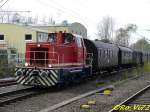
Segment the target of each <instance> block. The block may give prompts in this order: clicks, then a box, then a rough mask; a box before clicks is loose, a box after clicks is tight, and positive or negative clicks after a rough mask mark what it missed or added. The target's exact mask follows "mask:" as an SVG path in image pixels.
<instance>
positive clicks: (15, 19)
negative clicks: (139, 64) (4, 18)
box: [12, 13, 21, 23]
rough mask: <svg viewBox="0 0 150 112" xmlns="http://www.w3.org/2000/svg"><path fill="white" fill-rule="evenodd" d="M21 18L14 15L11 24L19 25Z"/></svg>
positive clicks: (16, 14)
mask: <svg viewBox="0 0 150 112" xmlns="http://www.w3.org/2000/svg"><path fill="white" fill-rule="evenodd" d="M20 20H21V16H20V15H19V14H18V13H14V14H13V17H12V23H20V22H21V21H20Z"/></svg>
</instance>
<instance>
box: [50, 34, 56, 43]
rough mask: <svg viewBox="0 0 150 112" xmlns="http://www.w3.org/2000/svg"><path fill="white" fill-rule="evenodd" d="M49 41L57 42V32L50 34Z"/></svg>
mask: <svg viewBox="0 0 150 112" xmlns="http://www.w3.org/2000/svg"><path fill="white" fill-rule="evenodd" d="M48 42H56V33H50V34H49V35H48Z"/></svg>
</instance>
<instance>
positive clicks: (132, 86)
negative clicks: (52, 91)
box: [53, 74, 150, 112]
mask: <svg viewBox="0 0 150 112" xmlns="http://www.w3.org/2000/svg"><path fill="white" fill-rule="evenodd" d="M149 84H150V74H146V75H144V76H142V77H141V78H139V79H135V80H131V81H128V82H125V83H124V84H122V85H118V86H116V87H115V89H114V90H113V91H112V95H111V96H108V95H101V94H100V93H96V94H95V95H92V96H90V97H86V98H83V99H81V100H78V101H76V102H73V103H71V104H69V105H66V106H64V107H62V108H59V109H57V110H55V111H53V112H108V111H109V110H111V109H112V108H113V106H114V105H117V104H119V103H120V102H122V101H124V100H125V99H127V98H128V97H129V96H131V95H132V94H134V93H136V92H137V91H139V90H140V89H142V88H143V87H145V86H146V85H149ZM90 100H94V101H96V105H92V106H90V108H89V109H83V108H81V105H82V104H87V102H88V101H90Z"/></svg>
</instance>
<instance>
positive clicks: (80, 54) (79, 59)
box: [76, 36, 84, 65]
mask: <svg viewBox="0 0 150 112" xmlns="http://www.w3.org/2000/svg"><path fill="white" fill-rule="evenodd" d="M76 43H77V48H76V50H77V51H76V53H77V54H76V55H77V57H76V58H77V63H78V64H79V65H83V63H84V44H83V40H82V38H81V37H78V36H77V37H76Z"/></svg>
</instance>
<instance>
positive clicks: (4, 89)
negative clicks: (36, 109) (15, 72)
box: [0, 85, 29, 112]
mask: <svg viewBox="0 0 150 112" xmlns="http://www.w3.org/2000/svg"><path fill="white" fill-rule="evenodd" d="M25 88H29V87H27V86H23V85H10V86H6V87H0V94H1V93H5V92H11V91H15V90H20V89H25ZM0 112H1V111H0Z"/></svg>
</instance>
